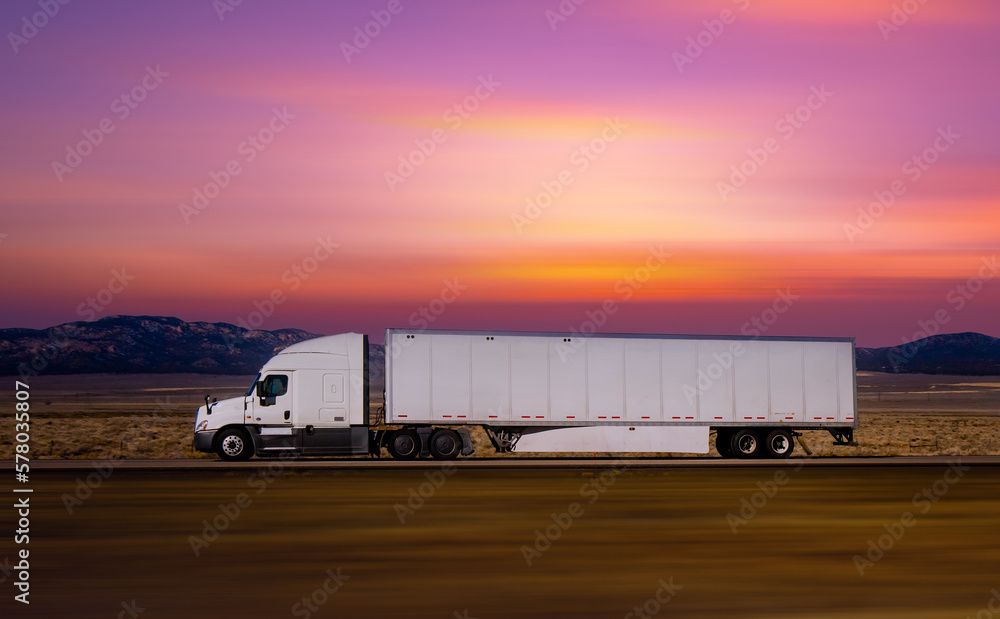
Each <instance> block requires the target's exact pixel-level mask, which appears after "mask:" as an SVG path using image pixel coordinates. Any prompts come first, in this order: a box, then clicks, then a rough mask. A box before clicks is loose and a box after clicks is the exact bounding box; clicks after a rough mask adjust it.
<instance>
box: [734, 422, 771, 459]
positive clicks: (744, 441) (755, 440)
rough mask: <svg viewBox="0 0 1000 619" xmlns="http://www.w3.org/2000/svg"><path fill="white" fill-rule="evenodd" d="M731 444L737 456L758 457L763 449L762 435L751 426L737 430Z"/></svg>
mask: <svg viewBox="0 0 1000 619" xmlns="http://www.w3.org/2000/svg"><path fill="white" fill-rule="evenodd" d="M729 444H730V445H731V447H732V450H733V454H734V455H736V457H737V458H756V457H757V456H759V455H760V454H761V452H762V451H763V449H762V447H761V444H760V436H758V434H757V431H756V430H751V429H750V428H742V429H740V430H737V431H736V432H735V433H734V434H733V439H732V441H730V443H729Z"/></svg>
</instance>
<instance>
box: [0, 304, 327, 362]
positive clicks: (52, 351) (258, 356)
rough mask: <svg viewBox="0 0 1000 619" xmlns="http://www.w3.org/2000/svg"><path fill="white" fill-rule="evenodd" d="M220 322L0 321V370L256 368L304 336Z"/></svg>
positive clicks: (141, 319)
mask: <svg viewBox="0 0 1000 619" xmlns="http://www.w3.org/2000/svg"><path fill="white" fill-rule="evenodd" d="M314 337H318V336H317V335H316V334H315V333H309V332H308V331H302V330H299V329H279V330H277V331H260V330H250V329H244V328H242V327H237V326H235V325H231V324H227V323H224V322H215V323H211V322H184V321H183V320H180V319H179V318H164V317H161V316H110V317H107V318H101V319H100V320H95V321H93V322H70V323H66V324H64V325H59V326H58V327H50V328H48V329H38V330H36V329H0V375H17V374H27V375H29V376H30V375H33V374H35V373H38V374H97V373H111V374H164V373H177V372H192V373H196V374H256V373H257V370H259V369H260V366H261V365H263V363H264V362H265V361H267V360H268V359H269V358H271V356H272V355H274V353H275V352H277V351H278V350H281V349H282V348H285V347H286V346H289V345H291V344H295V343H296V342H301V341H302V340H308V339H310V338H314Z"/></svg>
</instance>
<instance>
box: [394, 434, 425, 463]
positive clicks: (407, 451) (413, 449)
mask: <svg viewBox="0 0 1000 619" xmlns="http://www.w3.org/2000/svg"><path fill="white" fill-rule="evenodd" d="M387 447H388V448H389V455H391V456H392V457H393V458H394V459H396V460H413V459H415V458H416V457H417V456H419V455H420V437H419V436H418V435H417V433H416V432H414V431H413V430H410V429H406V430H396V431H395V432H393V433H392V434H390V435H389V444H388V445H387Z"/></svg>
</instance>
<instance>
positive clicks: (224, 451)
mask: <svg viewBox="0 0 1000 619" xmlns="http://www.w3.org/2000/svg"><path fill="white" fill-rule="evenodd" d="M215 453H217V454H219V457H220V458H222V459H223V460H225V461H227V462H238V461H241V460H249V459H250V456H252V455H253V443H252V442H251V441H250V436H249V435H248V434H247V433H246V431H245V430H243V429H242V428H229V429H227V430H223V431H222V432H221V433H219V436H218V437H217V438H216V439H215Z"/></svg>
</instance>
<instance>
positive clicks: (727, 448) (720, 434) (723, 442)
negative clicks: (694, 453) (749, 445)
mask: <svg viewBox="0 0 1000 619" xmlns="http://www.w3.org/2000/svg"><path fill="white" fill-rule="evenodd" d="M732 440H733V433H732V432H730V431H729V430H725V429H723V428H719V429H718V430H716V431H715V451H717V452H719V455H720V456H722V457H723V458H732V457H733V446H732Z"/></svg>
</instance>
